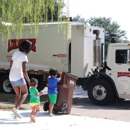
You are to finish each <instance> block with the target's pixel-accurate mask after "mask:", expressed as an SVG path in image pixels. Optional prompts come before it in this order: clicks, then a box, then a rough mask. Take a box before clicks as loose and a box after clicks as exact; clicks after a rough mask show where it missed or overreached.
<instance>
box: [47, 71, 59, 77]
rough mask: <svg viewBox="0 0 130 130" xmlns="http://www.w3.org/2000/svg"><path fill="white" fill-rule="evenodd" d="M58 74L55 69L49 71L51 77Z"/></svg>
mask: <svg viewBox="0 0 130 130" xmlns="http://www.w3.org/2000/svg"><path fill="white" fill-rule="evenodd" d="M57 73H58V71H57V70H55V69H50V71H49V75H50V76H55V75H57Z"/></svg>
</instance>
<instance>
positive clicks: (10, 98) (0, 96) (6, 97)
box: [0, 93, 48, 104]
mask: <svg viewBox="0 0 130 130" xmlns="http://www.w3.org/2000/svg"><path fill="white" fill-rule="evenodd" d="M14 99H15V94H7V93H0V102H11V103H14ZM29 99H30V96H29V95H28V97H27V98H26V100H25V102H24V104H26V103H29ZM40 99H41V104H43V103H44V102H45V101H47V99H48V96H47V95H42V96H41V97H40Z"/></svg>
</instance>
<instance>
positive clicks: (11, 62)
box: [10, 60, 13, 69]
mask: <svg viewBox="0 0 130 130" xmlns="http://www.w3.org/2000/svg"><path fill="white" fill-rule="evenodd" d="M12 64H13V60H11V61H10V69H11V67H12Z"/></svg>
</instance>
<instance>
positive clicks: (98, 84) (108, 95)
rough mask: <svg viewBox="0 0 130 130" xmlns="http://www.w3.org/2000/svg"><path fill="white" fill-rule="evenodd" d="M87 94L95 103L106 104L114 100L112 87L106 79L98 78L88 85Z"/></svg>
mask: <svg viewBox="0 0 130 130" xmlns="http://www.w3.org/2000/svg"><path fill="white" fill-rule="evenodd" d="M88 96H89V99H90V100H91V102H92V103H94V104H96V105H107V104H109V103H110V102H112V101H113V100H114V89H113V88H112V85H111V84H110V83H109V82H108V81H106V80H102V79H98V80H95V81H94V82H92V83H91V84H90V85H89V88H88Z"/></svg>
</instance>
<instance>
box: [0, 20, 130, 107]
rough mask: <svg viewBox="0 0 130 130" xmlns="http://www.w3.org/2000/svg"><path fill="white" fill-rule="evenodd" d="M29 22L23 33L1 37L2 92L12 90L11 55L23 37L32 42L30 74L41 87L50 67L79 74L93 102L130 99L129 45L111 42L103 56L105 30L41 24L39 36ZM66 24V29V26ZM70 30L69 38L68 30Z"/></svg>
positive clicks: (82, 25)
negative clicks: (10, 76) (105, 54)
mask: <svg viewBox="0 0 130 130" xmlns="http://www.w3.org/2000/svg"><path fill="white" fill-rule="evenodd" d="M31 26H32V25H30V24H24V29H23V33H22V36H21V37H20V38H17V37H16V33H15V32H13V33H12V34H11V38H9V39H8V38H6V36H5V37H4V38H2V36H0V46H1V47H0V91H1V92H5V93H12V91H13V90H12V87H11V85H10V82H9V70H10V69H9V64H10V60H11V57H12V54H13V53H14V52H15V51H16V50H18V48H19V45H20V44H21V42H22V41H24V40H29V41H30V42H31V43H32V48H31V52H30V54H29V55H28V59H29V63H28V64H27V71H28V74H29V77H30V78H31V77H35V78H37V79H38V81H39V85H38V89H39V90H41V89H43V88H44V87H45V86H46V78H47V73H48V71H49V69H50V68H56V69H57V70H58V71H62V72H67V73H71V74H73V75H76V76H77V77H78V80H77V86H82V88H83V90H84V91H87V92H88V97H89V99H90V101H91V102H92V103H94V104H97V105H106V104H108V103H111V102H112V101H114V100H115V99H124V100H125V99H129V98H130V78H129V77H130V72H129V71H130V68H129V63H130V44H129V43H128V44H127V43H110V44H109V46H108V53H107V58H106V59H105V58H104V48H105V47H104V46H105V43H104V41H105V30H104V29H103V28H99V27H94V26H90V25H89V24H83V23H78V22H76V23H75V22H70V23H67V24H66V23H59V22H51V23H47V26H46V27H45V26H44V23H39V25H38V26H39V32H38V34H37V35H36V34H35V32H33V31H31ZM66 26H67V28H66ZM66 30H68V33H67V38H66V37H65V36H66V34H65V31H66Z"/></svg>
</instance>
